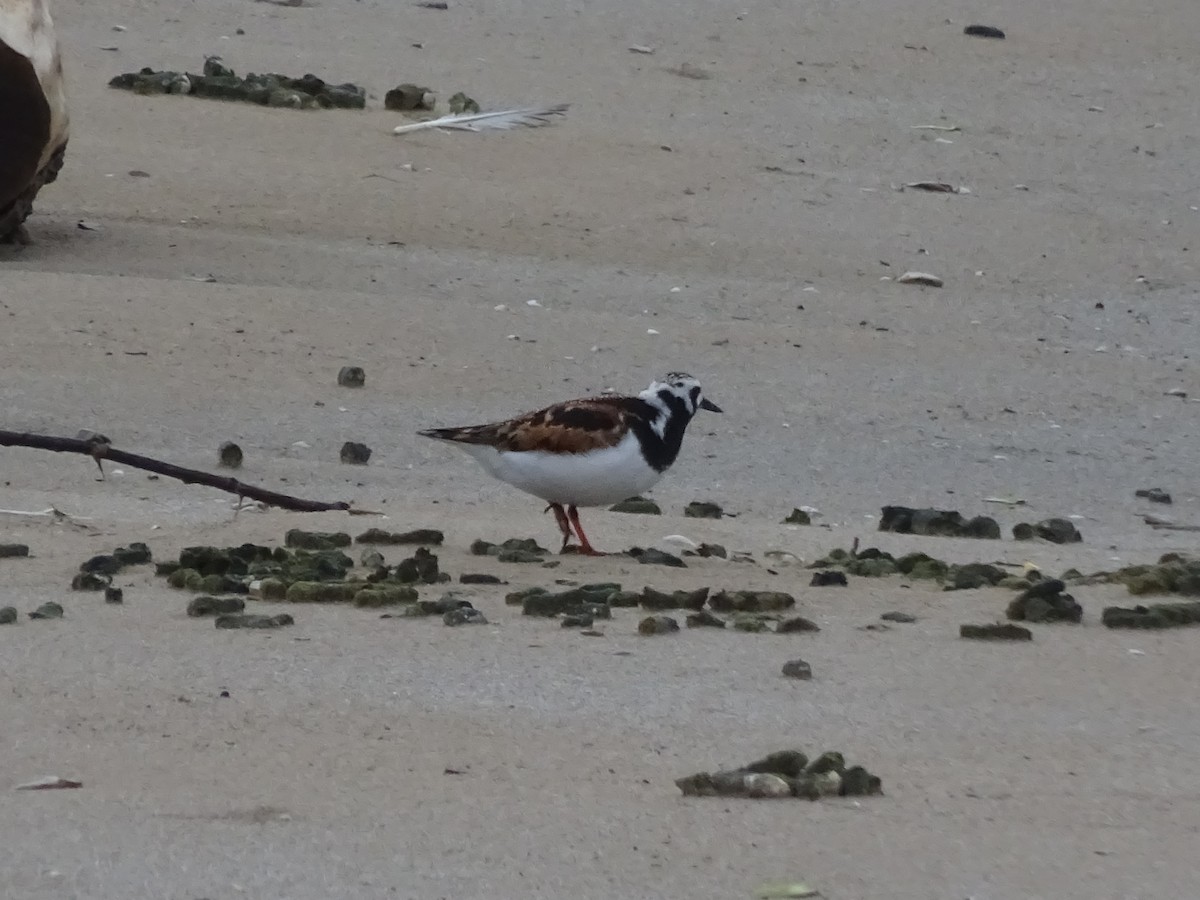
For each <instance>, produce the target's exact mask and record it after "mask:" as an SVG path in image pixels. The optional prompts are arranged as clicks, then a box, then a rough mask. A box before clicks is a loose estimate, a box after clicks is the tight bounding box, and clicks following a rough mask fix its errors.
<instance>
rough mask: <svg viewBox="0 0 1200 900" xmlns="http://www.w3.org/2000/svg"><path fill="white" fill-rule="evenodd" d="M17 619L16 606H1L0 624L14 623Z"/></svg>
mask: <svg viewBox="0 0 1200 900" xmlns="http://www.w3.org/2000/svg"><path fill="white" fill-rule="evenodd" d="M16 621H17V608H16V607H15V606H0V625H12V624H13V623H15V622H16Z"/></svg>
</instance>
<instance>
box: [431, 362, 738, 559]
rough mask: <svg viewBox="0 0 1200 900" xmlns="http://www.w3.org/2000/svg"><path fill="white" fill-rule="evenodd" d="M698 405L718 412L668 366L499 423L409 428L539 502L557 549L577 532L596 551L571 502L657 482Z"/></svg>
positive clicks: (601, 499) (592, 501)
mask: <svg viewBox="0 0 1200 900" xmlns="http://www.w3.org/2000/svg"><path fill="white" fill-rule="evenodd" d="M701 409H703V410H706V411H708V412H715V413H719V412H722V409H721V407H719V406H717V405H716V404H715V403H713V402H712V401H711V400H709V399H707V398H706V397H704V395H703V392H702V390H701V387H700V382H699V381H698V380H696V379H695V378H693V377H692V376H691V375H688V374H687V373H685V372H671V373H669V374H667V375H665V376H663V378H661V379H656V380H655V381H653V382H651V383H650V386H649V387H648V388H646V389H645V390H644V391H642V392H641V393H640V394H637V395H634V396H618V395H612V394H604V395H601V396H594V397H581V398H579V399H576V400H566V401H564V402H561V403H555V404H553V405H551V406H547V407H544V408H543V409H538V410H534V411H533V412H528V413H524V414H522V415H518V416H515V417H514V418H511V419H505V420H504V421H501V422H491V423H489V424H486V425H467V426H463V427H458V428H430V429H426V430H422V431H418V432H417V433H418V434H419V435H421V436H422V437H428V438H434V439H436V440H440V441H447V442H449V443H452V444H454V445H456V446H458V447H460V448H461V449H462V450H464V451H466V452H467V453H468V454H470V455H471V456H472V457H473V458H474V459H475V461H476V462H478V463H479V464H480V465H481V466H482V467H483V469H484V470H485V471H486V472H487V473H488V474H489V475H491V476H493V477H494V478H497V479H499V480H500V481H503V482H505V483H506V484H509V485H511V486H513V487H515V488H517V489H518V490H521V491H524V492H525V493H527V494H532V495H533V496H535V497H539V498H540V499H542V500H545V501H546V502H547V503H548V504H549V505H548V506H547V507H546V509H545V510H544V512H553V513H554V518H555V521H556V522H557V523H558V528H559V530H560V531H561V532H562V537H563V543H562V551H561V552H566V550H567V546H568V545H569V544H570V543H571V539H572V537H578V538H579V552H580V553H582V554H584V555H587V556H601V555H603V554H601V553H599V552H597V551H596V550H595V548H593V547H592V544H591V542H590V541H589V540H588V538H587V535H586V534H585V533H584V531H583V527H582V526H581V525H580V524H579V509H578V508H579V507H580V506H605V505H608V504H610V503H616V502H617V501H619V500H624V499H626V498H628V497H632V496H636V495H638V494H641V493H642V492H643V491H646V490H649V489H650V488H651V487H653V486H654V485H655V484H657V483H658V481H659V480H660V479H661V478H662V477H663V476H664V475H665V474H666V473H667V470H668V469H669V468H671V465H672V464H673V463H674V462H675V459H676V457H678V456H679V449H680V447H681V446H682V444H683V435H684V432H685V431H686V430H687V427H688V423H689V422H691V420H692V417H693V416H694V415H695V414H696V412H697V411H698V410H701ZM572 529H574V534H572Z"/></svg>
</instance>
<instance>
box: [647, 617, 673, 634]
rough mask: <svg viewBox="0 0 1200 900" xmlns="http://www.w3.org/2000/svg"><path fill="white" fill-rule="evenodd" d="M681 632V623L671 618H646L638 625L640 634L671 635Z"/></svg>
mask: <svg viewBox="0 0 1200 900" xmlns="http://www.w3.org/2000/svg"><path fill="white" fill-rule="evenodd" d="M678 630H679V623H678V622H676V621H675V620H674V619H672V618H671V617H670V616H646V618H644V619H642V621H640V622H639V623H638V634H646V635H652V634H670V633H671V632H673V631H678Z"/></svg>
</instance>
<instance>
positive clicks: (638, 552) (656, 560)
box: [628, 547, 687, 569]
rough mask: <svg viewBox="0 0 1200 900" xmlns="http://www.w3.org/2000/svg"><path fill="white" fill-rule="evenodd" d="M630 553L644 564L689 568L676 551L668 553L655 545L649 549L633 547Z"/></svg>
mask: <svg viewBox="0 0 1200 900" xmlns="http://www.w3.org/2000/svg"><path fill="white" fill-rule="evenodd" d="M628 554H629V555H630V556H632V557H633V558H634V559H636V560H637V561H638V562H640V563H642V564H644V565H650V566H674V567H675V568H677V569H683V568H687V563H685V562H684V561H683V560H682V559H680V558H679V557H678V556H676V555H675V554H674V553H668V552H667V551H666V550H658V549H656V548H654V547H650V548H647V549H643V548H641V547H633V548H631V549H630V550H629V551H628Z"/></svg>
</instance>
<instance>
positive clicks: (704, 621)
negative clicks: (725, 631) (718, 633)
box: [687, 609, 725, 628]
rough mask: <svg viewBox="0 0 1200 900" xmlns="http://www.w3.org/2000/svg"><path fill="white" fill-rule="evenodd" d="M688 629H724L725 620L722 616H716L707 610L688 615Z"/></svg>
mask: <svg viewBox="0 0 1200 900" xmlns="http://www.w3.org/2000/svg"><path fill="white" fill-rule="evenodd" d="M687 627H688V628H724V627H725V620H724V619H722V618H721V617H720V616H715V615H713V614H712V613H711V612H709V611H708V610H707V609H702V610H699V611H698V612H694V613H691V614H689V615H688V617H687Z"/></svg>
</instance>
